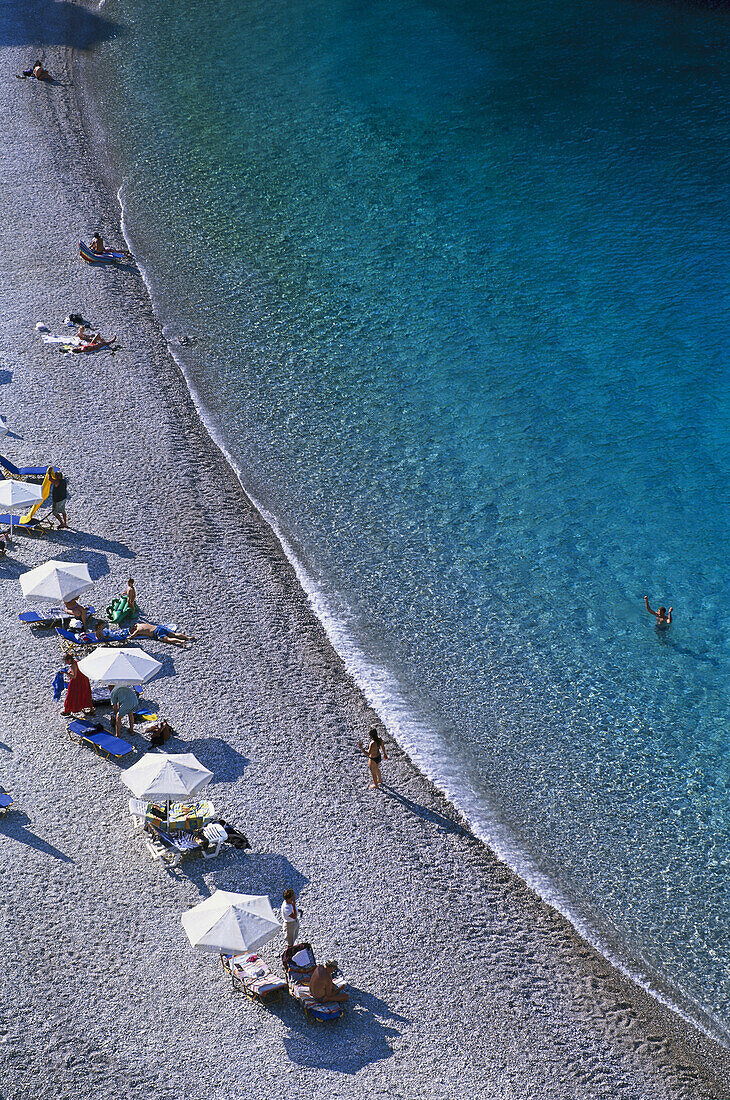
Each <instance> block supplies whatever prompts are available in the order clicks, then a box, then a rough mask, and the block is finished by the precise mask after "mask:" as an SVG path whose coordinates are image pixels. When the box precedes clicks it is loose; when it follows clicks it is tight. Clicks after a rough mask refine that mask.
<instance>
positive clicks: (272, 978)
mask: <svg viewBox="0 0 730 1100" xmlns="http://www.w3.org/2000/svg"><path fill="white" fill-rule="evenodd" d="M221 964H222V966H223V969H224V970H225V972H226V974H228V975H229V976H230V979H231V985H232V986H233V988H234V989H236V990H238V992H239V993H245V994H246V996H247V997H250V998H251V1000H252V1001H257V1002H258V1004H262V1005H267V1004H271V1002H272V1001H278V1000H279V998H280V997H281V995H282V993H283V992H284V990H285V989H286V981H285V980H284V979H283V978H280V977H278V975H276V974H274V972H273V970H272V969H271V967H270V966H269V964H268V963H266V962H264V960H263V959H260V958H259V956H258V955H224V954H223V952H222V951H221Z"/></svg>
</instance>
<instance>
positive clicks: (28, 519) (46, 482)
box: [20, 466, 53, 526]
mask: <svg viewBox="0 0 730 1100" xmlns="http://www.w3.org/2000/svg"><path fill="white" fill-rule="evenodd" d="M52 473H53V466H49V467H48V469H47V470H46V476H45V477H44V478H43V484H42V485H41V492H42V493H43V496H42V497H41V499H40V500H37V501H36V502H35V504H34V505H33V507H32V508H31V510H30V511H29V512H26V513H25V515H24V516H21V517H20V524H21V526H22V525H23V524H24V523H32V522H33V516H34V515H35V514H36V512H37V511H38V509H39V508H40V507H41V505H43V504H44V503H45V501H47V500H48V497H49V496H50V492H51V474H52Z"/></svg>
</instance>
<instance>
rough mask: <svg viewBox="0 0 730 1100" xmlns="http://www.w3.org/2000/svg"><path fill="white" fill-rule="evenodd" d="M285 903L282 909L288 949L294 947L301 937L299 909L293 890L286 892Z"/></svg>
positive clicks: (283, 927)
mask: <svg viewBox="0 0 730 1100" xmlns="http://www.w3.org/2000/svg"><path fill="white" fill-rule="evenodd" d="M283 898H284V903H283V905H282V907H281V920H282V931H283V933H284V936H285V938H286V943H287V947H293V946H294V944H295V943H296V942H297V936H298V935H299V909H297V899H296V898H295V897H294V891H293V890H285V891H284V894H283Z"/></svg>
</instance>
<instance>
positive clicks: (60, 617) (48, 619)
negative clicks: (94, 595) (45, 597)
mask: <svg viewBox="0 0 730 1100" xmlns="http://www.w3.org/2000/svg"><path fill="white" fill-rule="evenodd" d="M95 610H96V609H95V608H93V607H89V608H87V611H88V614H89V615H93V614H94V611H95ZM18 618H19V619H20V621H21V623H28V624H29V625H30V626H46V627H49V628H50V627H52V626H57V625H58V623H64V622H67V621H68V620H69V619H73V614H72V612H71V611H68V610H67V609H66V608H65V607H44V608H43V609H42V610H34V611H21V612H20V614H19V615H18Z"/></svg>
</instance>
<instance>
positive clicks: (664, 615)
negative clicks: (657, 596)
mask: <svg viewBox="0 0 730 1100" xmlns="http://www.w3.org/2000/svg"><path fill="white" fill-rule="evenodd" d="M644 603H645V604H646V610H647V611H648V612H649V614H650V615H653V616H654V617H655V619H656V628H657V630H669V627H670V626H671V625H672V611H674V608H673V607H670V608H669V610H668V611H667V609H666V607H664V606H663V605H662V606H661V607H660V608H659V610H658V611H652V609H651V608H650V607H649V597H648V596H644Z"/></svg>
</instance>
